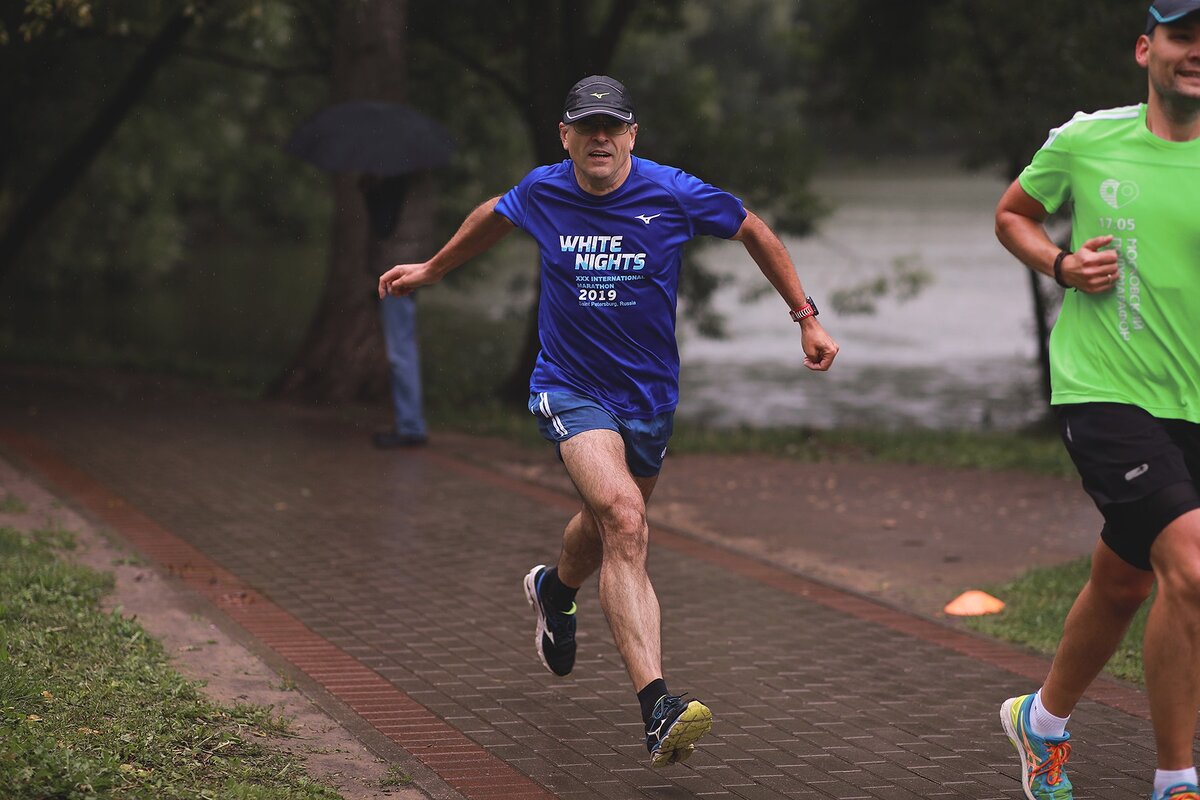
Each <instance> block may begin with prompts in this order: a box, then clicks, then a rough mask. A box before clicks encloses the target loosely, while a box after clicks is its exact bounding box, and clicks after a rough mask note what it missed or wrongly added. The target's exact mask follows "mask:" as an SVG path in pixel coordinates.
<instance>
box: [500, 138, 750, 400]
mask: <svg viewBox="0 0 1200 800" xmlns="http://www.w3.org/2000/svg"><path fill="white" fill-rule="evenodd" d="M631 160H632V167H631V169H630V173H629V177H628V178H626V179H625V182H624V183H623V184H621V186H620V188H618V189H617V190H616V191H614V192H611V193H609V194H606V195H601V196H597V195H592V194H588V193H587V192H585V191H584V190H583V189H582V188H580V186H579V182H578V181H577V180H576V179H575V172H574V169H573V166H572V163H571V160H570V159H566V160H564V161H562V162H561V163H559V164H551V165H548V166H544V167H538V168H537V169H535V170H533V171H532V172H530V173H529V174H528V175H526V176H525V178H524V179H523V180H522V181H521V182H520V183H519V184H517V185H516V186H515V187H513V188H512V189H510V190H509V191H508V193H506V194H505V195H504V196H503V197H502V198H500V202H499V203H498V204H497V205H496V213H498V214H502V215H503V216H504V217H506V218H507V219H509V220H510V221H511V222H512V223H513V224H514V225H516V226H517V227H518V228H520V229H521V230H523V231H525V232H526V233H528V234H529V235H530V236H532V237H533V238H534V240H536V241H537V244H538V250H539V251H540V253H541V303H540V305H539V307H538V330H539V337H540V340H541V347H542V349H541V352H540V353H539V354H538V358H537V365H536V366H535V367H534V370H533V375H532V376H531V378H530V386H529V388H530V391H532V392H549V391H568V392H573V393H575V394H581V395H584V396H585V397H590V398H592V399H593V400H595V401H596V402H597V403H599V404H600V405H601V406H602V407H603V408H605V409H607V410H608V411H610V412H612V413H613V414H615V415H617V416H620V417H626V418H632V419H649V418H651V417H654V416H657V415H658V414H663V413H666V412H668V411H672V410H674V408H675V406H676V405H677V404H678V402H679V346H678V344H677V343H676V340H675V304H676V296H677V294H678V288H679V267H680V256H681V253H682V250H683V246H684V245H685V244H686V243H687V242H688V241H689V240H691V239H692V238H694V237H696V236H699V235H708V236H717V237H720V238H722V239H728V238H730V237H732V236H734V235H735V234H736V233H737V232H738V229H739V228H740V227H741V225H742V221H743V220H745V218H746V210H745V208H743V207H742V203H741V201H740V200H738V199H737V198H736V197H734V196H733V195H731V194H729V193H727V192H723V191H721V190H719V189H716V188H714V187H712V186H709V185H708V184H707V183H704V182H703V181H701V180H700V179H698V178H695V177H693V176H691V175H689V174H687V173H686V172H683V171H682V170H679V169H675V168H674V167H667V166H663V165H661V164H656V163H655V162H653V161H648V160H646V159H644V158H637V157H631Z"/></svg>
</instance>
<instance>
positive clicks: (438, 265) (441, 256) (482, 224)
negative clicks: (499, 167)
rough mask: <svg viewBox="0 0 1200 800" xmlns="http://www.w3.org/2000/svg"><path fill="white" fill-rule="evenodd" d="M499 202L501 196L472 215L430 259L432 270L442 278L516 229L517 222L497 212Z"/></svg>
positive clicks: (484, 204)
mask: <svg viewBox="0 0 1200 800" xmlns="http://www.w3.org/2000/svg"><path fill="white" fill-rule="evenodd" d="M499 202H500V198H499V197H493V198H492V199H491V200H488V201H486V202H485V203H483V204H481V205H480V206H479V207H478V208H476V209H475V210H474V211H472V212H471V213H470V214H468V215H467V218H466V219H465V220H463V224H462V225H460V226H459V228H458V230H457V231H456V232H455V234H454V235H453V236H451V237H450V241H448V242H446V244H445V245H444V246H443V247H442V249H441V250H439V251H438V252H437V254H436V255H435V256H434V257H433V258H431V259H429V268H430V271H431V272H432V273H434V274H435V275H436V277H437V278H438V279H440V278H442V277H444V276H445V275H446V273H448V272H450V271H451V270H453V269H455V268H457V267H459V266H462V264H464V263H465V262H467V261H469V260H471V259H472V258H474V257H475V256H477V255H479V254H480V253H482V252H484V251H485V250H487V249H489V248H490V247H492V246H493V245H494V244H496V243H497V242H499V241H500V240H501V239H503V238H504V237H505V236H507V235H508V233H509V232H510V231H512V229H513V224H512V223H511V222H509V221H508V220H507V219H506V218H505V217H503V216H501V215H500V214H497V213H496V204H497V203H499Z"/></svg>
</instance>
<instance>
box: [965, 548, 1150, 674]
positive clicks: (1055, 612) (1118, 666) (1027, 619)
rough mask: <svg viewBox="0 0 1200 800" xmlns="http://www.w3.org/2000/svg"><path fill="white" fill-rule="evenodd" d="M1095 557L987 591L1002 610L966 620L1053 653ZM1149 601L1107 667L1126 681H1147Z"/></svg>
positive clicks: (1038, 570)
mask: <svg viewBox="0 0 1200 800" xmlns="http://www.w3.org/2000/svg"><path fill="white" fill-rule="evenodd" d="M1090 571H1091V558H1090V557H1086V558H1082V559H1079V560H1078V561H1072V562H1070V563H1068V564H1064V565H1061V566H1056V567H1039V568H1036V569H1032V570H1030V571H1029V572H1027V573H1025V574H1024V575H1022V576H1021V577H1020V578H1018V579H1016V580H1015V581H1012V582H1010V583H1006V584H1002V585H999V586H990V587H986V590H987V591H988V592H989V593H990V594H993V595H995V596H996V597H999V598H1000V599H1001V600H1003V601H1004V602H1005V608H1004V610H1003V611H1001V612H1000V613H999V614H994V615H989V616H986V617H967V618H964V623H965V624H966V625H967V626H968V627H970V628H972V629H974V630H977V631H979V632H980V633H985V634H987V635H989V636H995V637H996V638H999V639H1004V640H1006V641H1010V642H1015V643H1017V644H1021V645H1025V646H1027V647H1031V648H1033V649H1034V650H1037V651H1039V652H1041V653H1045V654H1046V655H1053V653H1054V651H1055V650H1056V649H1057V647H1058V641H1059V639H1060V638H1061V637H1062V631H1063V622H1064V621H1065V620H1066V618H1067V612H1069V611H1070V610H1071V605H1072V604H1073V603H1074V602H1075V597H1076V595H1078V594H1079V590H1080V589H1082V588H1083V585H1084V584H1085V583H1087V579H1088V574H1089V572H1090ZM1152 602H1153V600H1151V601H1150V602H1147V603H1146V604H1145V605H1144V606H1143V607H1142V608H1141V610H1140V611H1138V613H1137V616H1136V617H1134V620H1133V623H1132V624H1131V625H1130V627H1129V631H1128V632H1126V634H1125V638H1124V639H1123V640H1122V641H1121V645H1120V647H1119V648H1118V649H1117V652H1116V654H1115V655H1114V656H1113V657H1112V658H1111V659H1110V660H1109V662H1108V665H1107V667H1106V671H1107V672H1109V673H1110V674H1112V675H1114V676H1116V677H1118V678H1122V679H1124V680H1129V681H1133V682H1135V683H1143V684H1144V683H1145V675H1144V673H1143V671H1142V639H1143V638H1144V636H1145V632H1146V615H1147V613H1148V612H1149V609H1150V605H1151V603H1152Z"/></svg>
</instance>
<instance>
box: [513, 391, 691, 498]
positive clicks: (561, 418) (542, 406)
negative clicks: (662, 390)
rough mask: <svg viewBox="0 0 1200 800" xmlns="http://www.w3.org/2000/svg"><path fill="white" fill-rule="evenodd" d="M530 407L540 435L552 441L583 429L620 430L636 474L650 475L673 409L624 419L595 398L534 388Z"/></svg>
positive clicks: (662, 453) (659, 459)
mask: <svg viewBox="0 0 1200 800" xmlns="http://www.w3.org/2000/svg"><path fill="white" fill-rule="evenodd" d="M529 411H530V413H532V414H533V415H535V416H536V417H537V420H538V429H539V430H540V431H541V432H542V436H543V437H545V438H546V439H548V440H550V441H551V442H554V443H555V445H560V444H561V443H562V442H565V441H566V440H567V439H570V438H571V437H572V436H574V435H576V434H578V433H583V432H584V431H596V430H603V431H613V432H615V433H617V434H619V435H620V437H621V440H622V441H624V442H625V462H626V463H627V464H628V465H629V471H630V472H631V473H633V475H634V476H635V477H638V478H652V477H654V476H655V475H657V474H658V473H659V472H660V471H661V470H662V465H663V459H664V458H666V456H667V440H669V439H670V438H671V431H672V429H673V427H674V422H675V412H674V411H669V412H667V413H666V414H659V415H658V416H657V417H654V418H653V419H624V418H622V417H618V416H616V415H615V414H612V413H611V412H609V411H606V410H605V409H604V408H601V407H600V405H599V404H598V403H596V401H595V400H592V399H591V398H588V397H583V396H581V395H577V394H571V393H570V392H533V393H531V394H530V395H529ZM559 458H560V459H561V458H562V453H561V451H560V452H559Z"/></svg>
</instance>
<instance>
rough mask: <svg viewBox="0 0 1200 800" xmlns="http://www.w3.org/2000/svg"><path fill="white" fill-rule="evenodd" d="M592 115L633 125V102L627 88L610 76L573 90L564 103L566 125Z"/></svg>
mask: <svg viewBox="0 0 1200 800" xmlns="http://www.w3.org/2000/svg"><path fill="white" fill-rule="evenodd" d="M592 114H604V115H605V116H608V117H613V118H615V119H619V120H621V121H622V122H633V119H634V118H633V100H631V99H630V97H629V92H627V91H625V86H624V84H622V83H621V82H620V81H619V80H617V79H616V78H610V77H608V76H607V75H590V76H588V77H586V78H584V79H583V80H581V81H580V82H579V83H577V84H575V85H574V86H572V87H571V91H569V92H567V100H566V102H565V103H563V117H562V121H563V122H564V123H565V124H567V125H570V124H571V123H572V122H578V121H579V120H581V119H583V118H584V117H587V116H590V115H592Z"/></svg>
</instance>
